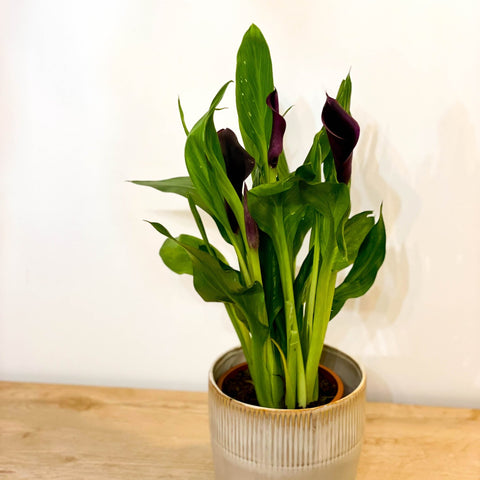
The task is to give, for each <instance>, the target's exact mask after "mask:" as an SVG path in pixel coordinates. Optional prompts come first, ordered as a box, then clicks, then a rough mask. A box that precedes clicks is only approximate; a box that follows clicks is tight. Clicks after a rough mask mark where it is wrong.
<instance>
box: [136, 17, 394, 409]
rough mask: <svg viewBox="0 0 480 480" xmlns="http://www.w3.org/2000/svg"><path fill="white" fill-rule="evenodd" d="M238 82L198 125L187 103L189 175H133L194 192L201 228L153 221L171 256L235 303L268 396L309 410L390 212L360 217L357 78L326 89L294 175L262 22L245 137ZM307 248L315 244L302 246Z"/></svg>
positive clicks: (211, 294) (178, 267)
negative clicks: (232, 104) (218, 238)
mask: <svg viewBox="0 0 480 480" xmlns="http://www.w3.org/2000/svg"><path fill="white" fill-rule="evenodd" d="M229 83H230V82H229ZM229 83H227V84H225V85H224V86H223V87H222V88H221V89H220V90H219V92H218V93H217V95H216V96H215V98H214V99H213V101H212V103H211V105H210V108H209V109H208V111H207V112H206V113H205V115H204V116H203V117H202V118H200V120H198V122H197V123H196V124H195V125H194V127H193V128H192V129H191V130H190V131H189V130H188V128H187V126H186V124H185V121H184V115H183V111H182V108H181V106H180V102H179V110H180V116H181V119H182V124H183V127H184V129H185V132H186V134H187V140H186V145H185V162H186V167H187V170H188V176H184V177H178V178H171V179H168V180H160V181H136V182H134V183H137V184H139V185H146V186H150V187H153V188H155V189H157V190H160V191H163V192H173V193H176V194H179V195H182V196H184V197H186V198H187V199H188V203H189V206H190V209H191V212H192V215H193V218H194V219H195V222H196V224H197V226H198V230H199V236H198V237H195V236H191V235H179V236H174V235H172V234H171V233H170V232H169V231H168V230H167V229H166V228H165V227H164V226H163V225H161V224H159V223H157V222H150V223H151V225H152V226H153V227H154V228H155V229H156V230H157V231H158V232H160V233H161V234H162V235H164V236H165V237H166V240H165V241H164V243H163V245H162V247H161V249H160V256H161V258H162V259H163V261H164V263H165V264H166V265H167V266H168V267H169V268H170V269H171V270H173V271H174V272H176V273H178V274H188V275H191V276H192V277H193V284H194V287H195V290H196V291H197V292H198V293H199V295H200V296H201V297H202V298H203V299H204V300H205V301H207V302H221V303H223V304H224V305H225V308H226V310H227V312H228V315H229V317H230V319H231V322H232V324H233V327H234V329H235V331H236V333H237V335H238V338H239V340H240V343H241V345H242V348H243V351H244V353H245V357H246V360H247V362H248V366H249V371H250V374H251V376H252V380H253V383H254V386H255V391H256V395H257V399H258V402H259V404H260V405H261V406H263V407H271V408H305V407H307V406H308V405H309V404H310V403H312V402H315V401H316V400H317V399H318V395H319V386H318V365H319V361H320V357H321V354H322V349H323V344H324V338H325V333H326V330H327V326H328V324H329V322H330V320H332V318H334V317H335V316H336V315H337V313H338V312H339V311H340V309H341V308H342V306H343V305H344V304H345V302H346V301H347V300H348V299H350V298H354V297H359V296H361V295H363V294H364V293H365V292H367V290H368V289H369V288H370V287H371V285H372V284H373V282H374V280H375V277H376V275H377V271H378V269H379V268H380V266H381V265H382V263H383V260H384V257H385V227H384V222H383V218H382V214H381V211H380V214H379V218H378V220H377V221H376V222H375V220H374V217H373V215H372V212H371V211H366V212H362V213H358V214H356V215H353V216H350V182H351V174H352V155H353V150H354V147H355V145H356V144H357V141H358V138H359V133H360V128H359V125H358V123H357V122H356V121H355V120H354V119H353V117H352V116H351V113H350V96H351V89H352V84H351V80H350V76H347V78H346V79H345V80H343V81H342V83H341V85H340V88H339V90H338V94H337V96H336V98H333V97H329V96H327V98H326V102H325V105H324V107H323V111H322V117H321V118H322V123H323V127H322V128H321V130H320V131H319V132H318V133H317V134H316V135H315V137H314V139H313V144H312V146H311V148H310V151H309V152H308V155H307V157H306V159H305V161H304V163H303V164H302V165H301V166H300V167H298V168H297V169H296V170H295V171H292V172H291V171H290V170H289V168H288V166H287V162H286V159H285V154H284V150H283V136H284V132H285V128H286V122H285V118H284V116H282V114H281V113H280V111H279V96H278V92H277V90H276V89H275V87H274V81H273V74H272V63H271V58H270V52H269V48H268V45H267V43H266V41H265V39H264V37H263V35H262V33H261V32H260V30H259V29H258V28H257V27H256V26H255V25H252V26H251V27H250V28H249V30H248V31H247V32H246V34H245V36H244V38H243V41H242V43H241V45H240V48H239V50H238V54H237V68H236V81H235V95H236V107H237V113H238V121H239V126H240V133H241V138H242V141H243V146H242V143H241V142H240V141H239V140H238V138H237V136H236V135H235V133H234V132H233V131H232V130H231V129H229V128H221V129H218V128H217V127H216V126H215V123H214V114H215V111H216V110H217V108H218V106H219V104H220V102H221V100H222V97H223V95H224V93H225V90H226V89H227V87H228V85H229ZM250 175H251V177H252V179H251V188H250V189H249V190H247V186H246V180H247V178H248V177H249V176H250ZM249 182H250V181H249ZM199 210H203V211H204V212H205V213H206V214H208V215H210V216H211V217H212V218H213V220H214V221H215V223H216V225H217V227H218V229H219V231H220V233H221V235H222V237H223V239H224V240H225V242H226V243H227V246H228V247H229V248H233V249H234V251H235V253H236V256H237V258H238V266H232V265H229V264H228V262H227V261H226V259H225V257H224V256H223V255H222V253H221V252H220V251H219V250H218V249H217V248H215V247H214V246H213V245H212V244H211V243H210V241H209V239H208V237H207V232H206V230H205V228H204V225H203V222H202V218H201V215H200V213H199ZM302 245H305V247H306V248H304V249H302V251H304V252H308V253H304V254H303V255H299V252H300V249H301V247H302ZM345 269H348V270H347V272H348V273H346V275H344V279H343V281H341V282H337V274H338V273H339V272H341V271H342V270H345Z"/></svg>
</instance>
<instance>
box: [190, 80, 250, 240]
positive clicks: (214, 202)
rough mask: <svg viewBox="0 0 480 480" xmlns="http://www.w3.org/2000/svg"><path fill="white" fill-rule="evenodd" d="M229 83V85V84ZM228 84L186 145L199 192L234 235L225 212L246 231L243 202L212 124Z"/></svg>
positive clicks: (214, 214)
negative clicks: (234, 218)
mask: <svg viewBox="0 0 480 480" xmlns="http://www.w3.org/2000/svg"><path fill="white" fill-rule="evenodd" d="M228 83H230V82H228ZM228 83H226V84H225V85H224V86H223V87H222V88H221V89H220V90H219V92H218V93H217V95H216V96H215V98H214V99H213V101H212V103H211V105H210V109H209V110H208V112H207V113H206V114H205V115H204V116H203V117H202V118H201V119H200V120H199V121H198V122H197V123H196V124H195V126H194V127H193V128H192V130H191V132H190V135H189V136H188V137H187V142H186V145H185V163H186V165H187V170H188V173H189V175H190V178H191V180H192V183H193V185H194V186H195V188H196V191H197V192H198V194H199V195H200V197H201V198H202V200H203V202H204V203H205V204H206V205H207V207H208V209H209V213H210V215H212V216H214V217H215V218H216V221H217V224H218V223H220V224H221V225H222V227H223V230H224V231H225V232H227V233H228V232H231V227H230V224H229V221H228V217H227V212H226V209H225V201H226V202H227V203H228V204H229V205H230V207H231V209H232V211H233V212H234V214H235V217H236V218H237V221H238V223H239V225H240V228H241V229H242V232H244V230H245V221H244V215H243V206H242V202H241V201H240V199H239V198H238V195H237V193H236V192H235V189H234V188H233V186H232V184H231V183H230V180H229V179H228V177H227V173H226V168H225V162H224V159H223V155H222V151H221V148H220V143H219V140H218V136H217V131H216V129H215V124H214V123H213V115H214V113H215V109H216V107H217V105H218V104H219V102H220V100H221V99H222V97H223V95H224V93H225V90H226V88H227V86H228Z"/></svg>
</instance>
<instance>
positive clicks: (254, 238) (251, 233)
mask: <svg viewBox="0 0 480 480" xmlns="http://www.w3.org/2000/svg"><path fill="white" fill-rule="evenodd" d="M247 194H248V189H247V186H246V185H244V187H243V214H244V217H245V231H246V233H247V242H248V246H249V247H250V248H254V249H258V245H259V243H260V235H259V233H258V225H257V223H256V222H255V220H254V219H253V218H252V216H251V215H250V211H249V210H248V204H247Z"/></svg>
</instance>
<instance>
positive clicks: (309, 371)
mask: <svg viewBox="0 0 480 480" xmlns="http://www.w3.org/2000/svg"><path fill="white" fill-rule="evenodd" d="M332 263H333V262H332V258H331V257H330V258H327V259H325V258H324V259H322V265H321V267H320V273H319V276H318V285H317V293H316V298H315V314H314V319H313V331H312V337H311V342H310V350H309V352H308V357H307V367H306V383H307V402H308V403H310V402H313V401H314V400H316V398H315V384H316V382H317V377H318V365H319V363H320V357H321V355H322V350H323V342H324V340H325V333H326V331H327V326H328V322H329V321H330V312H331V310H332V302H333V295H334V293H335V280H336V277H337V273H336V272H333V271H332ZM317 393H318V392H317Z"/></svg>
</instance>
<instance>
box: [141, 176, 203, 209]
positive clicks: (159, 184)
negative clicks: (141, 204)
mask: <svg viewBox="0 0 480 480" xmlns="http://www.w3.org/2000/svg"><path fill="white" fill-rule="evenodd" d="M132 183H134V184H135V185H143V186H145V187H152V188H154V189H155V190H159V191H161V192H167V193H176V194H177V195H181V196H182V197H185V198H188V197H191V198H192V200H193V201H194V202H195V205H198V206H199V207H200V208H201V209H202V210H205V211H206V212H207V213H210V211H209V209H208V207H207V205H206V203H205V202H204V201H203V200H202V198H201V196H200V195H199V194H198V192H197V190H196V188H195V187H194V186H193V183H192V180H191V179H190V177H175V178H169V179H167V180H133V181H132Z"/></svg>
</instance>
